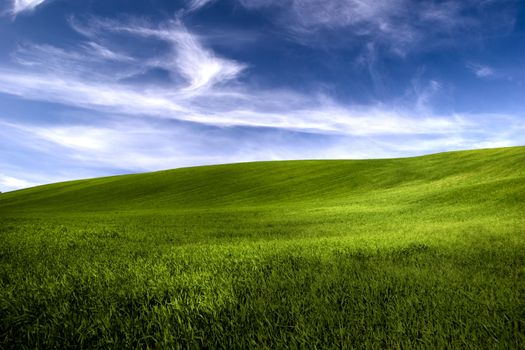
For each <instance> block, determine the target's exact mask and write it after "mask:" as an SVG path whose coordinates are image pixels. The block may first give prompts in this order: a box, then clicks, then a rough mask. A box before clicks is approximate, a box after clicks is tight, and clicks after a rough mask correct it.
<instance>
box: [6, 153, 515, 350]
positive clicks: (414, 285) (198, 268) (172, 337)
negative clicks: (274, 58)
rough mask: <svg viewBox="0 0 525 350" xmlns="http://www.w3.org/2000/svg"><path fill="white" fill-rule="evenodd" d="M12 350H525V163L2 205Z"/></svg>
mask: <svg viewBox="0 0 525 350" xmlns="http://www.w3.org/2000/svg"><path fill="white" fill-rule="evenodd" d="M0 322H1V323H0V347H4V348H24V347H27V348H36V347H38V348H49V347H56V348H67V347H72V348H89V347H102V348H124V347H125V348H145V347H150V348H159V347H160V348H164V347H182V348H186V347H190V348H202V347H208V348H209V347H212V348H213V347H220V348H283V347H286V348H289V347H292V348H298V347H299V348H301V347H308V348H316V347H317V348H327V347H333V348H351V347H355V348H385V347H386V348H411V347H416V348H454V347H455V348H472V349H479V348H501V349H508V348H523V347H525V336H524V334H525V147H514V148H506V149H493V150H479V151H466V152H453V153H443V154H437V155H431V156H425V157H417V158H406V159H392V160H366V161H292V162H261V163H246V164H233V165H220V166H211V167H198V168H187V169H178V170H171V171H163V172H156V173H149V174H139V175H126V176H117V177H109V178H100V179H93V180H82V181H74V182H69V183H61V184H53V185H48V186H41V187H36V188H32V189H27V190H23V191H16V192H11V193H4V194H2V195H0Z"/></svg>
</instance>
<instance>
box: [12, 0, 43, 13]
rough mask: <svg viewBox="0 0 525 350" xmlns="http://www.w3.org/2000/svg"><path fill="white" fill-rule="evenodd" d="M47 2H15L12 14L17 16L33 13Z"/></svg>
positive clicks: (25, 0)
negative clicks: (23, 13)
mask: <svg viewBox="0 0 525 350" xmlns="http://www.w3.org/2000/svg"><path fill="white" fill-rule="evenodd" d="M45 1H46V0H13V5H12V8H11V12H12V14H13V15H17V14H19V13H22V12H31V11H33V10H34V9H35V8H37V7H38V6H40V5H41V4H43V3H44V2H45Z"/></svg>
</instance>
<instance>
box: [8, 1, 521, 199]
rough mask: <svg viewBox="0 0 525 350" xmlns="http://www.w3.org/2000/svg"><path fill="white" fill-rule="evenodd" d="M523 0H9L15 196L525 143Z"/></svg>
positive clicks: (10, 150)
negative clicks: (53, 187) (206, 168)
mask: <svg viewBox="0 0 525 350" xmlns="http://www.w3.org/2000/svg"><path fill="white" fill-rule="evenodd" d="M524 101H525V1H523V0H374V1H372V0H369V1H367V0H181V1H174V0H140V1H139V0H137V1H125V0H0V191H3V192H5V191H10V190H16V189H20V188H25V187H29V186H34V185H38V184H44V183H51V182H57V181H65V180H71V179H80V178H90V177H98V176H106V175H115V174H127V173H136V172H146V171H154V170H161V169H170V168H177V167H185V166H195V165H205V164H218V163H233V162H245V161H259V160H283V159H347V158H349V159H363V158H385V157H407V156H415V155H422V154H428V153H435V152H442V151H451V150H461V149H475V148H488V147H504V146H514V145H525V102H524Z"/></svg>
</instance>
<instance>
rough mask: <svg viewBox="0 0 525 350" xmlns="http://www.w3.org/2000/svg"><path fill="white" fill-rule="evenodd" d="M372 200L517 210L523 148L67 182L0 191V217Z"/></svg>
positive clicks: (522, 193)
mask: <svg viewBox="0 0 525 350" xmlns="http://www.w3.org/2000/svg"><path fill="white" fill-rule="evenodd" d="M389 194H390V195H391V196H390V197H388V195H389ZM376 195H380V196H387V198H384V199H385V200H390V201H393V202H399V201H401V200H402V201H404V202H410V201H411V200H413V201H417V202H418V203H419V204H424V203H426V202H428V201H430V202H432V203H433V204H439V203H440V202H442V203H445V204H446V203H448V202H451V201H452V202H454V203H457V202H458V201H461V200H467V199H468V201H470V202H471V201H472V200H474V199H476V198H477V199H478V200H480V201H492V202H494V201H498V200H500V201H507V202H512V203H514V204H519V205H523V204H524V200H525V198H524V197H525V147H511V148H500V149H485V150H475V151H460V152H448V153H440V154H434V155H428V156H422V157H414V158H401V159H378V160H311V161H279V162H256V163H241V164H228V165H216V166H202V167H193V168H182V169H175V170H167V171H159V172H153V173H145V174H135V175H122V176H113V177H104V178H96V179H89V180H79V181H71V182H64V183H57V184H51V185H45V186H39V187H34V188H29V189H25V190H20V191H14V192H10V193H4V194H2V195H0V215H2V214H7V213H16V212H32V211H37V212H41V213H44V212H51V213H57V212H62V213H64V212H75V211H108V210H149V209H151V210H174V209H189V208H211V207H218V208H219V207H220V208H224V207H249V206H267V205H271V206H279V205H287V206H290V205H292V206H293V205H299V204H301V205H308V204H309V203H310V204H316V205H319V204H320V203H324V204H325V205H331V204H333V205H337V204H341V203H349V201H371V200H373V198H374V196H376ZM399 195H401V197H399Z"/></svg>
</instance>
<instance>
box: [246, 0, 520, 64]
mask: <svg viewBox="0 0 525 350" xmlns="http://www.w3.org/2000/svg"><path fill="white" fill-rule="evenodd" d="M238 1H239V2H240V3H241V4H242V5H243V6H244V7H246V8H248V9H252V10H257V9H261V8H266V9H268V8H270V9H274V18H275V21H276V23H277V24H278V25H279V26H280V27H282V28H284V29H285V30H287V31H288V32H289V33H290V38H292V39H295V40H299V41H301V42H303V43H312V42H313V43H316V44H318V41H319V40H322V41H323V42H322V45H328V43H327V42H326V34H327V32H329V33H330V32H331V33H332V34H334V35H336V36H337V38H338V40H336V42H341V40H342V41H343V42H344V43H345V45H348V43H349V42H350V43H351V42H352V41H353V40H349V39H352V38H355V37H358V38H365V39H367V40H368V41H369V42H370V41H372V42H375V43H376V44H380V45H382V46H384V47H385V48H386V49H388V50H389V51H390V52H392V53H394V54H397V55H401V56H404V55H406V54H407V52H410V51H411V50H414V49H415V48H416V47H418V46H419V45H420V44H421V43H426V44H427V45H428V40H433V41H434V42H435V44H436V43H437V42H440V41H442V40H443V39H445V40H453V39H454V37H455V36H456V35H458V34H459V33H462V34H465V33H467V34H468V33H469V32H476V33H477V34H476V35H479V34H480V33H482V32H483V31H488V30H489V29H494V28H486V27H484V25H485V26H486V23H485V24H482V21H480V19H479V18H478V17H476V15H475V14H476V13H477V12H478V11H483V10H485V9H490V6H491V5H492V3H493V2H492V1H477V0H466V1H453V0H446V1H439V2H436V1H418V0H379V1H365V0H290V1H279V0H238ZM491 16H493V17H498V18H500V19H501V20H499V21H493V22H492V24H491V27H493V26H498V27H501V28H502V29H504V30H507V29H508V28H509V26H510V27H511V26H513V24H514V22H513V21H512V20H509V18H508V16H507V14H506V13H497V12H494V13H492V15H491ZM320 31H321V32H322V35H319V36H317V35H316V33H318V32H320ZM335 33H338V34H335ZM345 38H346V39H345Z"/></svg>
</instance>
